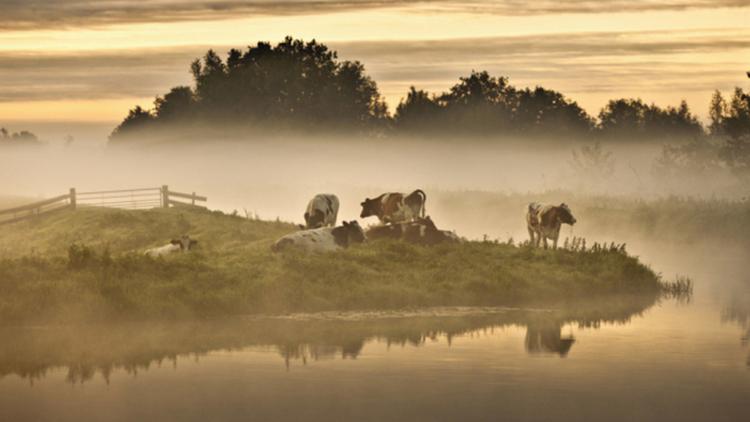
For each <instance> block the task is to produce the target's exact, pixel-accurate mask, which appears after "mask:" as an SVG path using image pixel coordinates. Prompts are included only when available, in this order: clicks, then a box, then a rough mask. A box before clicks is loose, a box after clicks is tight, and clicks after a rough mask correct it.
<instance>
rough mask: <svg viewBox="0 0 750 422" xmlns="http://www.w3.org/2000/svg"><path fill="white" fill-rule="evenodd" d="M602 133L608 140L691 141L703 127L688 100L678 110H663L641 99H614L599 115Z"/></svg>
mask: <svg viewBox="0 0 750 422" xmlns="http://www.w3.org/2000/svg"><path fill="white" fill-rule="evenodd" d="M599 131H600V133H601V134H602V136H604V137H605V138H610V139H618V140H650V139H660V138H661V139H663V138H692V137H695V136H701V135H703V127H702V126H701V124H700V123H699V122H698V119H697V118H696V117H695V116H694V115H693V114H692V113H691V112H690V109H689V107H688V105H687V103H686V102H685V101H682V102H681V103H680V106H679V107H676V108H675V107H667V108H661V107H659V106H657V105H654V104H651V105H647V104H645V103H644V102H643V101H642V100H641V99H624V98H623V99H618V100H611V101H610V102H609V103H607V105H606V106H605V107H604V108H603V109H602V110H601V112H600V113H599Z"/></svg>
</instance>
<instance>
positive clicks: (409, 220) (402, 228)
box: [146, 189, 576, 257]
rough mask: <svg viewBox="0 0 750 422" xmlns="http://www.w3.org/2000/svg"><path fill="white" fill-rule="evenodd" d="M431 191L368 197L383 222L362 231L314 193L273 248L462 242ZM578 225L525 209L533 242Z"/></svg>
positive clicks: (175, 247) (558, 212)
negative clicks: (441, 221) (432, 207)
mask: <svg viewBox="0 0 750 422" xmlns="http://www.w3.org/2000/svg"><path fill="white" fill-rule="evenodd" d="M426 202H427V195H426V194H425V193H424V191H422V190H421V189H417V190H415V191H414V192H412V193H410V194H408V195H407V194H403V193H398V192H389V193H384V194H382V195H380V196H377V197H375V198H366V199H365V200H364V201H362V202H361V203H360V206H361V207H362V212H361V213H360V218H367V217H377V218H378V220H379V222H380V224H379V225H375V226H372V227H370V228H368V229H367V230H364V229H363V228H362V227H361V226H360V225H359V223H358V222H357V221H356V220H351V221H344V222H342V224H341V225H340V226H336V221H337V219H338V212H339V198H338V197H337V196H336V195H333V194H318V195H315V196H314V197H313V198H312V199H311V200H310V202H309V203H308V204H307V208H306V209H305V213H304V218H305V225H304V226H300V230H299V231H297V232H294V233H290V234H288V235H286V236H283V237H281V238H280V239H278V240H277V241H276V242H275V243H274V244H273V245H272V246H271V250H272V251H274V252H280V251H283V250H286V249H291V248H294V249H299V250H302V251H306V252H328V251H335V250H339V249H345V248H348V247H349V246H350V245H353V244H357V243H363V242H365V241H366V240H368V239H370V240H374V239H394V240H401V241H405V242H409V243H414V244H419V245H436V244H440V243H459V242H461V241H462V239H461V238H460V237H459V236H458V235H456V234H455V233H454V232H451V231H448V230H440V229H438V228H437V226H436V225H435V223H434V222H433V221H432V219H431V218H430V217H429V216H427V215H426V212H425V204H426ZM575 223H576V219H575V217H573V213H572V211H571V210H570V207H569V206H568V205H566V204H564V203H563V204H560V205H546V206H545V205H542V204H539V203H536V202H532V203H531V204H529V205H528V208H527V209H526V226H527V229H528V232H529V237H530V243H531V245H533V246H536V247H538V246H540V243H543V245H544V247H545V248H547V240H548V239H549V240H552V247H553V248H557V241H558V239H559V237H560V228H561V226H562V224H570V225H571V226H572V225H574V224H575ZM195 244H197V241H196V240H192V239H190V237H189V236H183V237H182V238H180V239H175V240H172V241H171V242H170V243H169V244H167V245H164V246H160V247H157V248H151V249H148V250H147V251H146V255H148V256H151V257H158V256H163V255H167V254H171V253H176V252H187V251H189V250H190V249H191V248H192V246H194V245H195Z"/></svg>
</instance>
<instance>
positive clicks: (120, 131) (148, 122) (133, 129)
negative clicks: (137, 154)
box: [110, 106, 154, 140]
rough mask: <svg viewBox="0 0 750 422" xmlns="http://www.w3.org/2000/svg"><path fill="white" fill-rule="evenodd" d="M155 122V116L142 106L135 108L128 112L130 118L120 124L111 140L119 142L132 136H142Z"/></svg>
mask: <svg viewBox="0 0 750 422" xmlns="http://www.w3.org/2000/svg"><path fill="white" fill-rule="evenodd" d="M153 122H154V115H153V114H151V112H150V111H148V110H144V109H143V108H141V106H135V108H134V109H132V110H130V111H129V112H128V117H126V118H125V120H123V121H122V123H120V125H119V126H117V127H116V128H115V130H114V131H113V132H112V135H111V137H110V139H112V140H118V139H121V138H124V137H127V136H130V135H135V134H142V133H144V132H145V130H147V129H150V128H151V127H152V125H153Z"/></svg>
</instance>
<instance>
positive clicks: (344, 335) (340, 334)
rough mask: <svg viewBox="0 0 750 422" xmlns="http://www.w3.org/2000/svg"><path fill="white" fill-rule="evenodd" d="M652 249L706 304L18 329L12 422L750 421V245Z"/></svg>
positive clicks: (1, 393)
mask: <svg viewBox="0 0 750 422" xmlns="http://www.w3.org/2000/svg"><path fill="white" fill-rule="evenodd" d="M686 249H689V252H686ZM635 252H636V253H638V254H640V255H642V256H643V257H644V259H645V260H646V261H647V262H649V263H650V264H651V265H652V266H653V267H654V268H655V269H656V270H657V271H661V272H663V273H664V275H665V276H666V277H667V278H669V277H671V276H673V275H675V274H686V275H689V276H691V277H692V278H693V279H694V280H695V283H696V289H695V294H694V296H693V297H692V300H691V301H690V302H689V303H685V302H684V301H683V302H678V301H675V300H662V301H657V300H656V299H655V298H653V297H628V298H623V297H619V298H607V299H602V300H597V301H595V302H594V303H580V304H570V305H568V306H559V307H552V308H548V309H499V308H481V309H476V308H474V309H468V308H449V309H445V308H442V309H430V310H423V311H419V312H416V311H415V312H402V313H379V314H376V313H365V314H351V313H350V314H319V315H298V316H293V317H289V318H276V319H253V318H244V319H233V320H231V321H222V322H212V323H202V324H196V323H191V324H178V325H167V324H163V325H160V324H150V325H123V326H116V327H111V326H108V327H34V328H23V329H20V328H16V329H11V328H6V329H2V330H0V338H1V339H2V343H1V344H0V420H2V421H6V420H7V421H17V420H63V421H64V420H102V421H107V420H162V421H164V420H221V419H225V420H272V419H285V420H470V419H475V420H534V421H537V420H550V421H561V420H576V421H578V420H591V421H603V420H608V421H618V420H626V421H644V420H676V421H692V420H696V421H746V420H750V347H748V345H747V339H748V334H749V333H748V323H749V322H750V320H748V317H749V316H750V278H749V277H748V276H747V270H748V269H750V263H748V262H747V258H746V256H745V255H746V251H744V250H737V249H736V248H735V249H732V250H729V251H722V250H721V249H720V248H719V249H716V248H695V247H690V248H688V247H683V248H678V247H673V248H669V247H663V246H659V247H656V246H653V247H644V246H641V249H640V250H636V251H635ZM646 257H648V258H646Z"/></svg>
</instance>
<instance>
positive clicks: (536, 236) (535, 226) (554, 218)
mask: <svg viewBox="0 0 750 422" xmlns="http://www.w3.org/2000/svg"><path fill="white" fill-rule="evenodd" d="M575 223H576V219H575V217H573V213H572V212H571V211H570V207H568V206H567V205H566V204H560V205H559V206H553V205H547V206H543V205H541V204H537V203H535V202H532V203H531V204H529V208H528V210H527V212H526V226H527V228H528V230H529V237H531V244H532V245H534V246H539V242H540V241H543V242H544V247H545V248H546V247H547V239H552V247H553V248H554V249H557V239H559V238H560V226H562V224H570V225H571V226H572V225H574V224H575Z"/></svg>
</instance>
